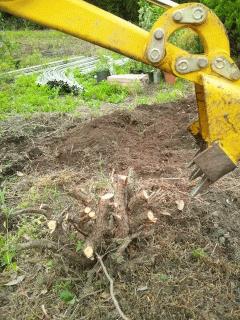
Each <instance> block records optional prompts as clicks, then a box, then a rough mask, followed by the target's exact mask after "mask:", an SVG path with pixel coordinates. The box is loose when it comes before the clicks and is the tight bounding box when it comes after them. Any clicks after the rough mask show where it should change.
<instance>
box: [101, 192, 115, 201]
mask: <svg viewBox="0 0 240 320" xmlns="http://www.w3.org/2000/svg"><path fill="white" fill-rule="evenodd" d="M113 197H114V194H113V193H106V194H104V195H103V196H102V197H101V199H102V200H111V199H112V198H113Z"/></svg>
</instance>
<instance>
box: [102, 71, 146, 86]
mask: <svg viewBox="0 0 240 320" xmlns="http://www.w3.org/2000/svg"><path fill="white" fill-rule="evenodd" d="M107 81H109V82H111V83H118V84H121V85H125V86H127V85H131V84H134V83H139V84H141V85H146V84H148V83H149V77H148V75H147V74H119V75H113V76H109V77H108V78H107Z"/></svg>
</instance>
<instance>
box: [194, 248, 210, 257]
mask: <svg viewBox="0 0 240 320" xmlns="http://www.w3.org/2000/svg"><path fill="white" fill-rule="evenodd" d="M192 257H193V258H195V259H202V258H205V257H207V253H206V252H205V251H204V250H203V249H202V248H197V249H194V250H193V251H192Z"/></svg>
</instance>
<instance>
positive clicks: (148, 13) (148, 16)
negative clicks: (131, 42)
mask: <svg viewBox="0 0 240 320" xmlns="http://www.w3.org/2000/svg"><path fill="white" fill-rule="evenodd" d="M138 4H139V11H138V14H139V25H140V27H142V28H144V29H145V30H150V29H151V28H152V26H153V24H154V23H155V22H156V21H157V19H158V18H159V17H160V16H161V15H162V14H163V12H164V9H163V8H161V7H157V6H154V5H151V4H150V3H149V2H147V1H146V0H140V1H138Z"/></svg>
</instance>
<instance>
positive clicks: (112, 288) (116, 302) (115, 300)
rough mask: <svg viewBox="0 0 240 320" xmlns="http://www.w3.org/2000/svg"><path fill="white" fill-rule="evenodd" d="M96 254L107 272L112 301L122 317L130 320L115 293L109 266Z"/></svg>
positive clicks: (105, 272) (124, 319)
mask: <svg viewBox="0 0 240 320" xmlns="http://www.w3.org/2000/svg"><path fill="white" fill-rule="evenodd" d="M96 256H97V259H98V261H99V262H100V264H101V267H102V269H103V272H104V274H105V276H106V277H107V279H108V281H109V283H110V295H111V298H112V301H113V303H114V306H115V308H116V310H117V312H118V314H119V315H120V317H121V318H122V319H123V320H130V318H128V317H127V316H125V314H124V313H123V311H122V309H121V308H120V306H119V303H118V301H117V299H116V297H115V294H114V282H113V279H112V278H111V277H110V275H109V273H108V271H107V268H106V267H105V265H104V263H103V260H102V258H101V257H100V256H99V255H98V254H97V253H96Z"/></svg>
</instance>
